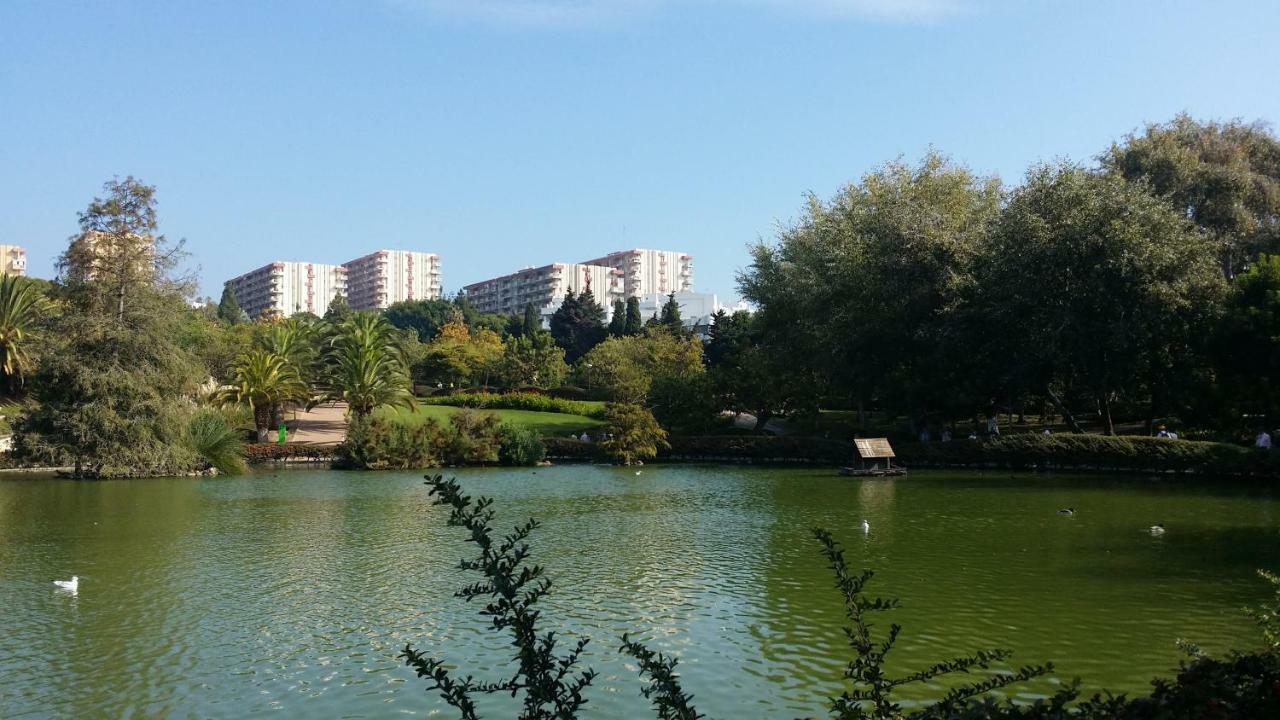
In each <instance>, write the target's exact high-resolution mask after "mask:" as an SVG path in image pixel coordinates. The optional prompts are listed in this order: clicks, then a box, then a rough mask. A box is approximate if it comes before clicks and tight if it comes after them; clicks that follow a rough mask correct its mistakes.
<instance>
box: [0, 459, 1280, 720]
mask: <svg viewBox="0 0 1280 720" xmlns="http://www.w3.org/2000/svg"><path fill="white" fill-rule="evenodd" d="M456 475H457V476H458V477H459V479H460V480H461V481H462V482H463V484H464V486H465V487H466V489H467V490H468V491H469V492H471V493H473V494H479V493H483V494H487V495H491V496H494V497H495V498H497V500H498V504H497V508H498V510H499V519H500V520H501V521H502V522H501V525H502V526H504V527H505V526H508V525H510V524H513V523H515V522H516V521H519V520H522V519H524V518H526V517H529V516H533V517H536V518H538V519H539V520H541V521H542V523H543V525H542V527H541V528H540V529H539V530H538V531H537V534H536V536H535V538H534V542H533V545H534V550H535V554H536V558H537V560H538V561H539V562H541V563H542V564H544V565H545V566H546V567H547V569H548V572H549V574H550V576H551V577H552V579H553V580H554V581H555V584H556V585H555V589H554V591H553V593H552V595H551V596H549V597H548V598H547V600H546V604H545V607H544V611H545V616H544V619H545V622H546V627H545V629H557V630H560V631H563V632H564V633H566V634H567V635H569V636H578V635H586V636H588V637H590V638H591V640H592V642H591V645H590V646H589V652H588V653H587V654H586V656H585V657H584V660H585V662H586V663H587V664H589V665H590V666H591V667H593V668H595V669H596V670H598V671H599V673H600V675H599V677H598V679H597V680H596V683H595V685H594V687H593V688H592V689H591V690H590V691H589V697H590V702H589V704H588V705H587V712H586V713H585V717H595V718H622V717H653V714H652V713H651V712H648V711H647V709H646V708H647V704H646V701H645V700H644V699H642V698H641V697H640V696H639V689H640V687H641V685H640V681H639V680H638V679H637V677H636V675H635V667H634V663H633V662H631V661H630V660H629V659H626V658H623V657H620V656H619V654H618V653H617V647H618V636H619V635H620V634H621V633H622V632H623V631H631V632H633V633H636V634H639V635H640V636H641V637H644V638H647V639H650V640H651V641H652V646H653V647H655V648H656V649H661V650H664V651H668V652H673V653H676V654H677V655H679V657H680V658H681V665H680V670H681V672H682V674H683V676H684V679H685V682H686V686H687V689H688V690H689V691H690V692H692V693H693V694H694V696H695V702H696V704H697V706H698V708H699V710H701V711H703V712H706V713H708V714H709V715H710V716H711V717H715V718H740V717H763V718H791V717H796V716H806V715H807V716H820V715H822V714H823V711H824V708H825V706H826V700H825V698H826V697H827V696H828V695H830V694H832V693H837V692H839V690H840V687H841V685H840V682H839V677H840V672H841V668H842V666H843V663H844V662H845V660H846V659H847V656H848V653H847V650H846V647H845V646H844V644H843V636H842V632H841V629H840V628H841V623H842V614H841V605H840V600H839V597H838V595H837V594H836V592H835V591H834V590H833V589H832V583H831V576H830V573H829V571H828V570H827V569H826V567H825V563H824V561H823V560H822V559H821V557H820V556H819V554H818V552H817V545H816V544H815V542H814V541H813V540H812V538H811V536H810V534H809V528H811V527H813V526H822V527H826V528H829V529H830V530H831V531H832V532H833V533H834V534H835V535H836V536H837V537H838V538H839V539H841V540H842V541H843V542H844V543H845V544H846V546H847V547H848V555H849V558H850V561H851V564H853V565H854V566H855V567H862V566H866V567H871V568H874V569H875V570H876V571H877V575H876V578H875V579H874V580H873V581H872V586H871V589H872V590H873V591H874V592H875V593H876V594H882V595H890V596H897V597H899V598H901V600H902V608H901V609H899V610H896V611H892V612H890V613H886V614H882V616H881V618H880V623H879V627H880V629H882V630H883V629H884V628H886V627H887V625H888V623H889V622H890V621H894V622H899V623H901V624H903V625H904V626H905V630H904V632H903V634H902V637H901V639H900V641H899V646H898V649H897V650H896V651H895V656H894V657H895V663H894V668H895V669H898V670H910V669H916V668H920V667H922V666H924V665H926V664H928V663H930V662H932V661H935V660H938V659H942V658H943V657H946V656H950V655H953V654H957V653H959V652H962V651H966V650H971V649H978V648H983V647H993V646H999V647H1010V648H1013V649H1015V650H1016V656H1015V658H1014V660H1015V661H1021V662H1041V661H1045V660H1051V661H1053V662H1054V663H1055V664H1056V666H1057V672H1056V678H1057V679H1056V680H1054V681H1039V682H1037V683H1034V684H1031V685H1027V686H1023V687H1021V688H1020V689H1019V690H1018V691H1016V693H1015V694H1016V695H1018V696H1020V697H1026V698H1030V697H1036V696H1038V695H1043V694H1045V693H1047V692H1051V691H1052V690H1053V688H1054V687H1055V682H1067V681H1070V680H1071V679H1072V678H1077V677H1078V678H1080V679H1081V680H1082V681H1083V682H1084V684H1085V688H1086V690H1087V691H1090V692H1091V691H1095V690H1099V689H1102V688H1109V689H1112V690H1116V691H1126V692H1137V691H1143V690H1145V689H1146V687H1147V684H1148V682H1149V680H1150V678H1151V677H1152V676H1154V675H1157V674H1168V673H1169V671H1170V670H1171V669H1172V668H1174V667H1175V666H1176V665H1177V662H1178V660H1179V657H1180V652H1179V651H1178V649H1177V648H1176V647H1175V645H1174V641H1175V640H1176V639H1177V638H1186V639H1188V640H1191V641H1195V642H1197V643H1200V644H1201V645H1202V646H1203V647H1204V648H1205V649H1206V650H1207V651H1210V652H1221V651H1225V650H1227V649H1228V648H1232V647H1239V648H1250V647H1253V646H1254V645H1256V644H1257V643H1258V636H1257V633H1256V631H1255V629H1254V627H1253V626H1252V624H1251V622H1250V620H1249V619H1248V618H1247V617H1245V616H1244V614H1243V613H1242V612H1241V608H1242V607H1243V606H1245V605H1249V604H1255V603H1258V602H1260V601H1262V600H1263V599H1265V597H1266V593H1267V588H1266V587H1265V585H1264V584H1263V583H1262V582H1261V581H1260V580H1259V579H1258V578H1256V576H1255V575H1254V570H1255V568H1260V567H1270V568H1273V569H1280V503H1278V502H1277V492H1276V490H1277V488H1275V487H1273V486H1258V485H1224V484H1217V483H1208V482H1202V483H1188V482H1171V481H1151V480H1143V479H1135V478H1128V477H1097V476H1070V477H1065V476H1043V475H1017V476H1010V475H1008V474H1007V473H986V474H981V473H967V472H932V473H925V472H918V473H914V474H912V475H911V476H910V477H907V478H901V479H897V480H867V481H862V480H856V479H847V478H839V477H836V476H834V473H833V472H831V471H828V470H797V469H764V468H739V467H711V466H648V467H646V468H645V469H644V471H643V474H641V475H636V474H635V472H634V470H625V469H622V468H611V467H593V466H567V467H560V468H546V469H539V470H538V471H537V472H534V471H533V470H529V469H518V470H496V469H495V470H459V471H456ZM1066 506H1073V507H1075V508H1077V510H1078V512H1077V514H1076V515H1075V516H1074V517H1061V516H1058V515H1057V514H1056V510H1057V509H1058V508H1060V507H1066ZM864 518H865V519H867V520H868V521H869V522H870V526H871V529H870V532H869V533H867V534H865V535H864V534H863V532H862V530H861V528H860V525H861V522H862V520H863V519H864ZM444 519H445V512H444V510H443V509H441V508H435V507H431V505H430V502H429V500H428V498H427V494H426V490H425V488H424V487H423V485H422V482H421V474H420V473H365V474H359V473H341V472H332V471H322V470H293V471H281V472H278V473H263V474H257V475H251V476H246V477H239V478H226V479H221V478H184V479H172V480H131V481H110V482H70V481H57V480H47V479H44V480H39V479H32V478H5V479H3V480H0V717H4V718H28V717H31V718H35V717H138V718H153V717H198V718H216V717H223V718H242V717H258V716H271V717H335V718H336V717H391V716H399V715H409V716H428V715H430V714H431V713H432V712H433V711H440V710H441V705H440V703H439V701H438V700H437V699H436V697H435V696H434V695H433V694H430V693H427V692H426V690H425V687H426V685H425V683H423V682H422V681H420V680H418V679H416V678H415V677H414V676H413V675H412V673H411V672H410V671H409V670H408V669H407V668H405V667H403V666H402V665H401V664H400V663H399V661H397V659H396V654H397V652H398V651H399V649H400V648H401V647H402V646H403V645H404V644H405V643H406V642H409V641H412V642H414V643H416V644H418V645H420V646H422V647H426V648H432V649H434V650H436V651H437V654H438V655H439V656H441V657H443V658H446V659H447V660H449V661H451V662H453V663H456V664H458V665H461V666H463V667H465V668H466V670H467V671H468V672H471V673H474V674H475V675H477V676H479V677H482V678H485V679H498V678H500V677H501V676H502V674H504V673H506V672H507V668H508V666H507V665H506V664H505V662H506V659H507V656H508V655H507V653H508V646H507V641H506V639H505V638H504V637H500V636H495V635H494V634H493V633H492V632H491V631H490V630H489V629H488V628H487V627H486V625H485V622H484V621H483V620H482V619H481V618H480V617H478V616H477V614H476V612H475V611H476V610H477V609H478V607H477V606H475V605H474V604H473V605H471V606H468V605H467V604H465V603H464V602H463V601H461V600H457V599H455V598H453V597H452V593H453V591H454V590H456V589H457V588H458V587H459V586H461V585H462V584H464V583H465V582H470V581H472V580H474V579H475V578H473V577H471V576H468V575H464V574H462V573H460V572H459V571H457V570H456V569H454V566H455V565H456V563H457V561H458V560H459V559H460V558H461V557H463V556H466V555H470V546H468V545H465V544H464V543H463V542H462V538H461V535H460V531H459V530H457V529H454V528H447V527H446V526H445V523H444ZM1156 522H1163V523H1164V525H1165V526H1166V527H1167V528H1168V532H1167V533H1166V534H1165V535H1164V536H1162V537H1152V536H1151V535H1150V534H1149V533H1147V532H1146V531H1145V528H1147V527H1148V526H1150V525H1151V524H1153V523H1156ZM72 574H77V575H79V576H80V577H81V581H80V589H79V592H78V594H76V595H75V596H71V595H68V594H66V593H63V592H60V591H58V590H56V589H55V588H54V586H53V585H52V584H51V581H52V580H54V579H57V578H66V577H69V576H70V575H72ZM939 692H941V686H936V687H932V688H919V689H916V690H915V691H914V692H912V693H911V694H909V695H908V696H907V698H906V699H907V700H919V699H921V698H922V697H926V696H928V695H930V694H937V693H939ZM506 702H509V700H503V699H501V698H498V699H489V700H486V701H484V702H483V703H482V705H481V707H482V710H485V711H487V713H486V715H487V716H488V717H495V718H496V717H509V716H510V715H511V713H509V712H506V711H505V710H506V706H505V705H504V703H506ZM440 716H441V717H456V716H457V715H456V713H453V712H452V711H450V710H448V709H447V708H446V709H445V710H444V712H443V714H442V715H440Z"/></svg>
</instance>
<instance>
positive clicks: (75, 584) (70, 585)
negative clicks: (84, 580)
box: [53, 575, 80, 592]
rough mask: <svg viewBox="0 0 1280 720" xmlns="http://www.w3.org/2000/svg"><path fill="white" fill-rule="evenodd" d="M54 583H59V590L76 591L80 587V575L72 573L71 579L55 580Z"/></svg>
mask: <svg viewBox="0 0 1280 720" xmlns="http://www.w3.org/2000/svg"><path fill="white" fill-rule="evenodd" d="M53 584H54V585H57V586H58V589H59V590H70V591H71V592H76V591H77V590H79V589H80V576H79V575H72V576H71V579H70V580H54V581H53Z"/></svg>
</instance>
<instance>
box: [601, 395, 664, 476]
mask: <svg viewBox="0 0 1280 720" xmlns="http://www.w3.org/2000/svg"><path fill="white" fill-rule="evenodd" d="M604 407H605V423H606V425H605V430H606V432H607V434H608V435H607V437H606V439H605V440H604V441H603V442H601V443H600V449H601V450H602V451H603V452H604V454H605V455H606V456H607V457H608V458H610V459H612V460H613V461H614V462H620V463H622V464H623V465H630V464H632V463H633V462H635V461H637V460H648V459H650V458H652V457H654V456H655V455H657V454H658V450H659V449H662V448H667V447H670V445H668V444H667V431H666V430H663V429H662V427H661V426H659V425H658V421H657V420H655V419H654V418H653V413H650V412H649V411H648V410H645V409H644V408H642V407H640V406H639V405H631V404H629V403H609V404H608V405H605V406H604Z"/></svg>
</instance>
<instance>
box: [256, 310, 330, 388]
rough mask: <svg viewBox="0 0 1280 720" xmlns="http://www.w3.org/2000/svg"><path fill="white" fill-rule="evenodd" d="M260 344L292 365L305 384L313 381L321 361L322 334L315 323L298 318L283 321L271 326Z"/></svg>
mask: <svg viewBox="0 0 1280 720" xmlns="http://www.w3.org/2000/svg"><path fill="white" fill-rule="evenodd" d="M260 344H261V346H262V349H264V350H267V351H268V352H272V353H275V354H276V355H279V356H280V357H282V358H284V359H285V361H286V362H288V363H289V364H290V365H292V366H293V369H294V371H295V372H297V373H298V377H299V378H301V379H302V381H303V382H310V381H311V380H312V379H313V377H314V375H315V372H316V365H317V363H318V362H319V360H320V357H319V344H320V332H319V329H318V328H317V327H316V326H315V324H314V323H313V322H308V321H307V320H303V319H301V318H296V317H292V318H288V319H285V320H281V321H280V322H278V323H275V324H274V325H272V326H271V329H270V330H268V331H267V334H266V335H264V336H263V337H262V341H261V343H260Z"/></svg>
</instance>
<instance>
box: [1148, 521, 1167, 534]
mask: <svg viewBox="0 0 1280 720" xmlns="http://www.w3.org/2000/svg"><path fill="white" fill-rule="evenodd" d="M1147 532H1149V533H1151V534H1152V535H1163V534H1164V525H1161V524H1160V523H1156V524H1155V525H1152V526H1151V527H1149V528H1147Z"/></svg>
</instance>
